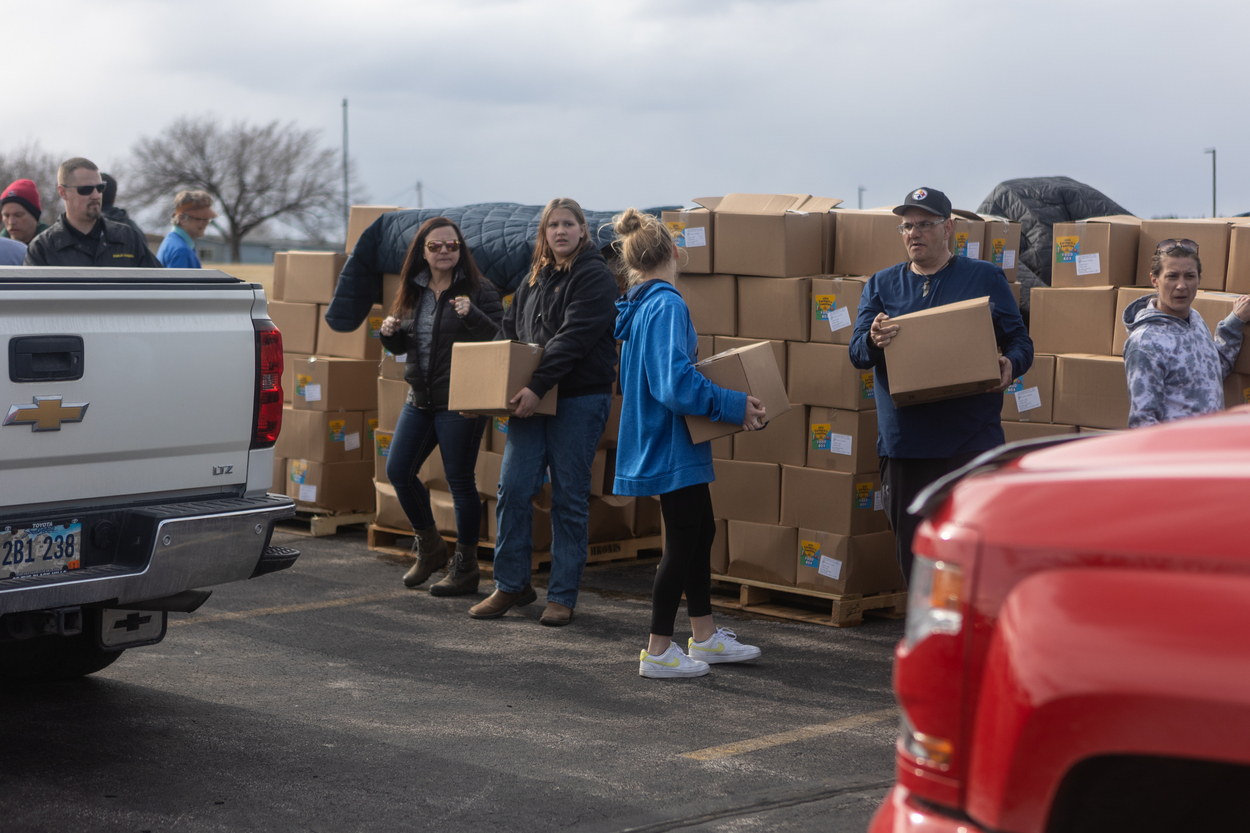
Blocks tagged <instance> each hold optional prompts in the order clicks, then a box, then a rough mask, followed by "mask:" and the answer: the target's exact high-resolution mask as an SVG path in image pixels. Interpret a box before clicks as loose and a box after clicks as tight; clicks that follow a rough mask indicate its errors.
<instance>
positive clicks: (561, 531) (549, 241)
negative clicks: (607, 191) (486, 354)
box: [469, 198, 620, 626]
mask: <svg viewBox="0 0 1250 833" xmlns="http://www.w3.org/2000/svg"><path fill="white" fill-rule="evenodd" d="M619 297H620V290H619V288H618V287H617V283H616V278H615V277H613V275H612V272H611V271H610V270H609V269H608V264H607V261H605V260H604V258H603V255H602V254H600V252H599V249H598V247H597V246H596V245H595V242H594V240H593V239H592V238H591V236H590V229H588V228H587V227H586V216H585V214H584V213H583V212H582V209H581V206H579V205H578V204H577V203H576V202H574V201H573V200H570V199H565V198H561V199H555V200H552V201H551V202H549V203H548V204H547V207H546V208H545V209H543V213H542V218H541V219H540V220H539V224H538V239H537V241H536V242H535V246H534V258H533V261H532V263H531V266H530V274H529V277H528V279H526V280H524V281H522V282H521V286H520V287H519V288H518V289H517V291H516V294H515V295H514V296H513V300H512V306H510V307H509V308H508V312H507V314H506V315H505V316H504V321H503V337H504V338H507V339H516V340H518V341H524V342H530V343H533V344H539V345H541V346H542V347H543V355H542V359H541V361H540V362H539V364H538V368H537V369H536V370H535V371H534V374H533V376H531V378H530V381H529V384H528V385H526V386H525V387H524V388H522V389H521V391H520V392H519V393H518V394H517V395H516V396H515V397H514V398H513V400H512V403H513V404H514V405H515V407H516V410H515V411H514V413H513V415H512V417H511V418H510V419H509V420H508V444H507V445H506V446H505V448H504V455H503V469H502V472H501V475H500V483H499V504H498V507H497V509H496V518H497V519H498V534H497V537H496V540H495V567H494V569H495V576H494V578H495V592H494V593H493V594H491V596H490V597H489V598H488V599H486V601H484V602H482V603H481V604H478V605H475V606H474V607H473V608H471V609H470V610H469V615H470V616H472V617H473V618H475V619H495V618H498V617H500V616H503V615H504V614H505V613H507V612H508V611H509V610H510V609H511V608H513V607H516V606H521V605H527V604H530V603H531V602H534V601H536V600H537V599H538V595H537V594H536V593H535V592H534V589H533V588H532V587H531V586H530V566H531V559H532V557H533V552H532V551H533V529H534V512H533V507H532V506H531V504H530V500H531V499H532V498H533V496H534V495H535V494H537V493H538V490H539V489H540V488H541V487H542V484H543V476H544V473H545V472H547V471H550V473H551V532H552V543H551V578H550V581H549V582H548V585H547V607H546V609H545V610H544V611H543V615H542V618H541V619H540V620H539V621H540V622H541V623H542V624H544V625H551V626H560V625H567V624H568V623H569V622H571V621H572V619H573V609H574V607H575V606H576V605H577V591H578V586H579V585H580V584H581V580H582V570H583V569H584V568H585V566H586V547H587V539H588V538H589V521H590V469H591V465H592V464H593V463H594V459H595V449H596V448H598V446H599V439H600V437H601V436H602V434H603V429H604V426H606V425H607V421H608V411H609V409H610V408H611V406H612V384H613V382H615V381H616V342H615V340H614V339H613V338H612V323H613V320H614V319H615V318H616V306H615V305H616V299H617V298H619ZM557 386H558V392H557V394H556V395H557V397H558V398H557V402H556V413H555V415H554V416H546V415H543V414H536V413H534V409H535V407H536V406H537V405H538V402H539V400H541V399H542V398H543V396H544V395H546V393H547V392H548V391H550V390H551V389H552V388H555V387H557Z"/></svg>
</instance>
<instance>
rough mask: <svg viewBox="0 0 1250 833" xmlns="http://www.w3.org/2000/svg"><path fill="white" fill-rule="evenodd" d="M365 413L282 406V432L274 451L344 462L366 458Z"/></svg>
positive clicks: (281, 453)
mask: <svg viewBox="0 0 1250 833" xmlns="http://www.w3.org/2000/svg"><path fill="white" fill-rule="evenodd" d="M362 425H363V420H362V414H361V413H360V412H358V411H305V410H300V409H297V408H283V409H282V433H281V434H280V435H279V436H278V442H277V444H276V445H275V446H274V453H275V454H280V455H281V456H283V457H288V458H289V457H294V458H298V459H303V460H315V461H316V462H318V463H345V462H352V461H355V460H362V459H364V453H363V451H362V447H363V445H364V431H363V428H362Z"/></svg>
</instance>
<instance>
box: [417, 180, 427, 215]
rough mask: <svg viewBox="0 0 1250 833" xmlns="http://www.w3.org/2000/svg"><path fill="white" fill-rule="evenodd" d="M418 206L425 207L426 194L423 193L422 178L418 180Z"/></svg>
mask: <svg viewBox="0 0 1250 833" xmlns="http://www.w3.org/2000/svg"><path fill="white" fill-rule="evenodd" d="M417 208H425V196H424V194H422V188H421V180H419V179H418V180H417Z"/></svg>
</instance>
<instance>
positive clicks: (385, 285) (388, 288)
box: [382, 272, 512, 315]
mask: <svg viewBox="0 0 1250 833" xmlns="http://www.w3.org/2000/svg"><path fill="white" fill-rule="evenodd" d="M403 283H404V280H403V278H401V277H400V276H399V275H397V274H395V273H394V272H387V273H386V274H384V275H383V276H382V309H383V310H385V311H386V314H387V315H390V314H391V312H390V311H391V310H393V309H394V308H395V298H396V297H398V296H399V288H400V287H401V286H403ZM508 297H509V298H511V297H512V296H511V295H509V296H508ZM507 308H508V307H507V305H506V304H505V305H504V309H505V310H506V309H507Z"/></svg>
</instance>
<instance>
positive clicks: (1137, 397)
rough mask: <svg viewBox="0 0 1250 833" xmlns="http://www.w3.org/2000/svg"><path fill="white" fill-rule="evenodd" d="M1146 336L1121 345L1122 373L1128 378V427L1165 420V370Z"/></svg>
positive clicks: (1153, 423)
mask: <svg viewBox="0 0 1250 833" xmlns="http://www.w3.org/2000/svg"><path fill="white" fill-rule="evenodd" d="M1156 353H1157V351H1156V350H1153V349H1151V345H1150V343H1149V342H1148V341H1146V340H1145V339H1142V340H1137V339H1130V340H1129V341H1128V342H1127V343H1126V344H1125V345H1124V375H1125V377H1126V378H1127V380H1128V400H1129V412H1128V427H1129V428H1138V427H1140V426H1142V425H1157V424H1159V423H1160V422H1163V421H1164V420H1166V419H1167V402H1166V390H1167V388H1166V384H1167V369H1166V368H1165V367H1164V366H1163V363H1162V362H1160V361H1159V358H1158V356H1157V355H1156Z"/></svg>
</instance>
